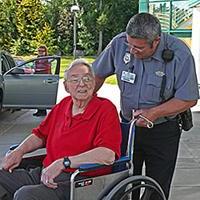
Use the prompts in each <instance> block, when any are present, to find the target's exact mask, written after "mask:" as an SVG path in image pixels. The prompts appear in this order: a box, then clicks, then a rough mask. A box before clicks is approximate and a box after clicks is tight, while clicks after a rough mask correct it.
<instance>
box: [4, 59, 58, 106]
mask: <svg viewBox="0 0 200 200" xmlns="http://www.w3.org/2000/svg"><path fill="white" fill-rule="evenodd" d="M38 63H40V71H39V72H38V70H37V65H38ZM45 63H47V64H48V65H49V67H50V70H48V72H47V71H43V72H42V71H41V68H42V67H44V65H45ZM59 72H60V56H45V57H38V58H35V59H32V60H29V61H27V62H25V63H22V64H20V65H18V66H15V67H13V68H11V69H10V70H8V71H7V72H6V73H5V74H4V75H3V79H4V95H3V107H5V108H51V107H52V106H53V105H54V104H55V103H56V99H57V92H58V83H59Z"/></svg>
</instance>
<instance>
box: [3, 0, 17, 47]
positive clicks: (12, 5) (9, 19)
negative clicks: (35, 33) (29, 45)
mask: <svg viewBox="0 0 200 200" xmlns="http://www.w3.org/2000/svg"><path fill="white" fill-rule="evenodd" d="M15 10H16V0H1V1H0V35H1V37H0V47H1V49H3V50H6V51H10V48H11V47H12V45H13V42H14V40H15V39H17V36H18V33H17V29H16V16H15Z"/></svg>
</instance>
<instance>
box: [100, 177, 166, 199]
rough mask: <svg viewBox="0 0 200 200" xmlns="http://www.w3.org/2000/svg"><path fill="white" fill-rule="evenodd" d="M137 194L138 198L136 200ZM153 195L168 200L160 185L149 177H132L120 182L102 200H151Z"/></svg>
mask: <svg viewBox="0 0 200 200" xmlns="http://www.w3.org/2000/svg"><path fill="white" fill-rule="evenodd" d="M134 194H137V198H134ZM151 195H157V196H158V197H159V199H161V200H166V197H165V194H164V192H163V190H162V188H161V187H160V185H159V184H158V183H157V182H156V181H155V180H153V179H152V178H150V177H147V176H131V177H128V178H126V179H124V180H123V181H121V182H119V183H118V184H117V185H116V186H115V187H113V188H112V190H111V191H110V192H109V193H108V194H107V196H105V197H104V198H103V199H102V200H129V199H137V200H149V199H150V197H151Z"/></svg>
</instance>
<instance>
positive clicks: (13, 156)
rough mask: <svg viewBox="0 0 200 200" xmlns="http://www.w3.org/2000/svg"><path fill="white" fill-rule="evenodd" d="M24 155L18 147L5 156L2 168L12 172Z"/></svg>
mask: <svg viewBox="0 0 200 200" xmlns="http://www.w3.org/2000/svg"><path fill="white" fill-rule="evenodd" d="M22 157H23V152H22V151H20V150H18V149H16V150H13V151H11V152H10V153H8V154H7V155H6V156H5V157H4V158H3V162H2V168H3V169H4V170H7V171H9V172H10V173H11V172H12V170H13V169H14V168H16V167H18V166H19V164H20V163H21V160H22Z"/></svg>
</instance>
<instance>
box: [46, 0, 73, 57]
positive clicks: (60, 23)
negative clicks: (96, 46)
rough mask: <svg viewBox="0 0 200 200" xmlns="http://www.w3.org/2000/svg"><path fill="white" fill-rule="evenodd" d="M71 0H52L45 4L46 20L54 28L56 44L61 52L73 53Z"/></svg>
mask: <svg viewBox="0 0 200 200" xmlns="http://www.w3.org/2000/svg"><path fill="white" fill-rule="evenodd" d="M71 6H72V1H71V0H56V1H54V0H52V1H46V4H45V21H46V22H48V23H49V24H50V26H51V28H52V30H54V37H55V39H56V41H55V42H56V45H57V46H58V48H59V50H60V51H61V53H63V54H64V53H71V52H72V48H73V27H72V16H71V12H70V7H71Z"/></svg>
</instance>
